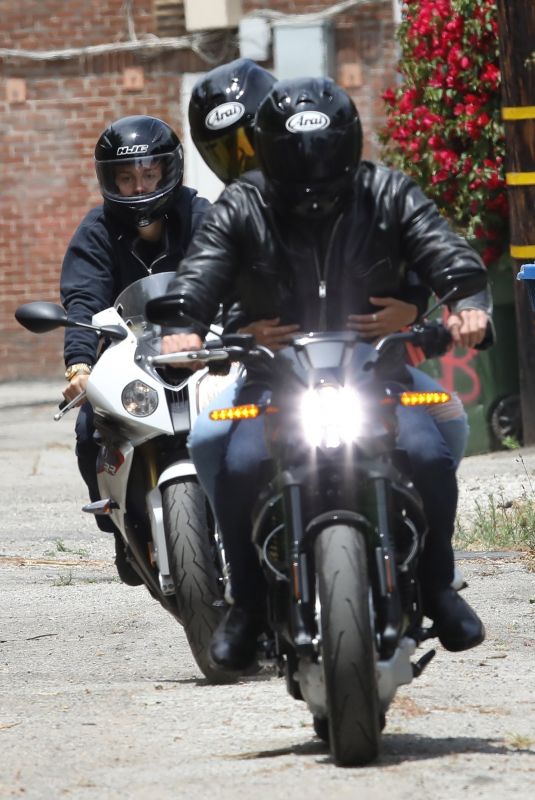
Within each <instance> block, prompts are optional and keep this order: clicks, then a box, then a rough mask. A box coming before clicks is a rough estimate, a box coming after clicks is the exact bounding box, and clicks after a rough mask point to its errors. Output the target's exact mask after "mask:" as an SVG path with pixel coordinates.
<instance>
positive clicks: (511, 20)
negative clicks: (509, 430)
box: [497, 0, 535, 445]
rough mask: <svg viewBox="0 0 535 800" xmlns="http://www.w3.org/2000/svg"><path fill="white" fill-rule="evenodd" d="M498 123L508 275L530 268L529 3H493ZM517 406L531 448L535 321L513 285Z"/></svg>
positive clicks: (533, 131)
mask: <svg viewBox="0 0 535 800" xmlns="http://www.w3.org/2000/svg"><path fill="white" fill-rule="evenodd" d="M497 6H498V26H499V32H498V36H499V46H500V67H501V76H502V118H503V120H504V126H505V147H506V182H507V194H508V199H509V222H510V253H511V256H512V258H513V275H514V277H515V278H516V275H517V273H518V271H519V269H520V267H521V266H522V264H528V263H535V63H533V62H529V61H528V59H530V58H531V57H532V55H533V53H534V51H535V2H534V0H497ZM514 283H515V308H516V326H517V333H518V362H519V372H520V375H519V377H520V403H521V409H522V426H523V433H524V444H525V445H533V444H535V315H534V312H533V311H532V309H531V305H530V302H529V298H528V293H527V289H526V286H525V285H524V284H523V283H522V282H521V281H516V280H515V282H514Z"/></svg>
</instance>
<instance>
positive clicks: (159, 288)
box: [113, 272, 176, 337]
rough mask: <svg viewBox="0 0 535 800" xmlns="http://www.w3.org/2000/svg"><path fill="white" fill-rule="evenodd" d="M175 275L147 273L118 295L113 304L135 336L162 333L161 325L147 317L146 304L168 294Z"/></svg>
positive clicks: (172, 273)
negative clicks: (168, 288)
mask: <svg viewBox="0 0 535 800" xmlns="http://www.w3.org/2000/svg"><path fill="white" fill-rule="evenodd" d="M175 276H176V273H175V272H160V273H158V274H155V275H147V276H146V277H145V278H140V279H139V280H138V281H134V283H131V284H130V286H127V287H126V289H123V291H122V292H121V294H120V295H119V296H118V297H117V299H116V301H115V303H114V304H113V305H114V308H116V309H117V311H118V312H119V314H120V315H121V317H122V318H123V319H124V321H125V322H126V324H127V325H128V327H129V328H130V330H132V332H133V333H134V335H135V336H137V337H140V336H146V335H148V334H150V335H152V336H159V335H160V333H161V328H160V326H159V325H156V324H153V323H152V322H149V321H148V319H147V318H146V317H145V306H146V304H147V302H148V301H149V300H153V299H154V298H155V297H162V295H164V294H166V292H167V287H168V286H169V284H170V282H171V280H172V279H173V278H174V277H175Z"/></svg>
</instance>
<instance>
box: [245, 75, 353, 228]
mask: <svg viewBox="0 0 535 800" xmlns="http://www.w3.org/2000/svg"><path fill="white" fill-rule="evenodd" d="M255 145H256V152H257V156H258V161H259V163H260V167H261V169H262V171H263V173H264V174H265V176H266V178H267V184H268V192H269V196H270V198H271V202H272V203H273V204H274V205H275V206H276V207H279V209H280V210H283V211H286V212H289V211H290V212H294V213H297V214H299V215H301V216H307V217H308V216H312V217H321V216H325V215H327V214H329V213H330V212H332V211H333V210H335V208H337V206H338V204H339V203H340V201H342V200H343V198H344V197H346V196H347V195H348V193H349V192H350V190H351V185H352V181H353V177H354V174H355V172H356V170H357V168H358V165H359V162H360V156H361V152H362V129H361V125H360V119H359V115H358V112H357V109H356V108H355V105H354V104H353V101H352V100H351V98H350V97H349V95H348V94H347V93H346V92H345V91H344V90H343V89H341V88H340V87H339V86H337V85H336V84H335V83H334V81H332V80H330V79H329V78H297V79H294V80H286V81H279V82H277V83H276V84H275V85H274V86H273V88H272V89H271V91H270V92H269V94H268V95H267V96H266V97H265V98H264V100H263V101H262V102H261V103H260V106H259V108H258V113H257V115H256V123H255Z"/></svg>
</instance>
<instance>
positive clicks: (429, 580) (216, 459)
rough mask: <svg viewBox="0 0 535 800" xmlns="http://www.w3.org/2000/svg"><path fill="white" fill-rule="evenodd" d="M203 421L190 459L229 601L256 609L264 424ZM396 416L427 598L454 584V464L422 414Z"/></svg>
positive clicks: (250, 397) (229, 394)
mask: <svg viewBox="0 0 535 800" xmlns="http://www.w3.org/2000/svg"><path fill="white" fill-rule="evenodd" d="M422 374H423V373H422ZM426 377H427V376H426ZM268 396H269V391H268V390H267V389H266V388H265V387H263V386H259V385H254V384H250V385H243V382H240V381H238V382H237V383H236V384H234V385H233V386H230V387H228V388H227V389H226V390H225V391H224V392H223V393H222V394H221V395H219V396H218V397H217V398H215V400H214V401H213V402H212V403H211V406H213V407H215V408H218V407H219V408H220V407H224V406H228V405H232V404H235V405H239V404H242V403H258V402H262V401H265V400H266V399H267V398H268ZM207 413H208V410H206V411H205V412H204V414H203V415H202V416H201V417H199V418H198V420H197V422H196V424H195V426H194V429H193V431H192V435H191V437H190V451H191V455H192V458H193V461H194V463H195V466H196V468H197V472H198V475H199V480H200V482H201V484H202V485H203V488H204V490H205V491H206V493H207V495H208V497H209V499H210V502H211V504H212V507H213V509H214V513H215V515H216V517H217V520H218V522H219V525H220V528H221V533H222V537H223V543H224V546H225V551H226V555H227V558H228V561H229V564H230V569H231V574H232V594H233V597H234V600H235V602H236V603H237V604H238V605H242V606H245V607H248V608H258V607H260V606H261V605H262V604H263V602H264V595H265V583H264V577H263V574H262V571H261V568H260V565H259V562H258V558H257V556H256V553H255V550H254V546H253V544H252V542H251V515H252V510H253V507H254V504H255V502H256V498H257V496H258V491H259V488H260V486H261V482H262V478H263V475H264V474H265V473H264V464H265V462H266V461H267V459H268V453H267V449H266V445H265V441H264V418H263V417H262V416H260V417H258V418H257V419H255V420H244V421H241V422H233V423H218V422H212V423H210V422H207V421H206V417H207ZM397 413H398V418H399V438H398V443H399V446H400V447H401V448H403V449H404V450H406V451H407V453H408V456H409V459H410V462H411V466H412V472H413V480H414V483H415V485H416V487H417V489H418V491H419V492H420V494H421V497H422V501H423V504H424V509H425V512H426V516H427V520H428V523H429V533H428V536H427V540H426V546H425V548H424V552H423V554H422V557H421V561H420V574H421V580H422V586H423V589H424V592H425V591H427V592H430V591H432V590H433V589H441V588H446V587H447V586H449V585H450V583H451V581H452V579H453V566H454V565H453V549H452V545H451V539H452V536H453V529H454V523H455V512H456V508H457V480H456V476H455V470H456V463H455V461H454V459H453V457H452V453H451V450H450V448H449V447H448V445H447V444H446V441H445V439H444V436H443V435H442V434H441V432H440V430H439V429H438V426H437V425H436V423H435V421H434V419H433V417H432V416H431V415H430V414H429V413H428V411H427V410H426V409H422V408H402V407H399V408H398V409H397ZM207 426H211V430H212V431H213V432H214V436H213V438H208V437H207V435H206V431H207V430H208V427H207ZM218 426H221V428H220V429H219V430H218ZM211 458H213V461H212V460H211Z"/></svg>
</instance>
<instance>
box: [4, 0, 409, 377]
mask: <svg viewBox="0 0 535 800" xmlns="http://www.w3.org/2000/svg"><path fill="white" fill-rule="evenodd" d="M331 5H332V3H330V2H317V3H310V2H306V1H305V0H304V1H303V2H300V0H295V1H294V2H283V1H282V0H270V1H269V2H264V3H262V2H249V1H248V0H244V13H247V12H248V11H250V10H252V9H258V8H262V7H264V8H270V9H274V10H279V11H285V12H287V13H288V12H289V13H301V12H304V11H317V10H322V9H324V8H327V7H329V6H331ZM131 7H132V9H133V18H132V22H133V24H134V26H135V32H136V34H137V36H138V37H140V36H142V35H144V34H155V33H157V27H156V15H155V0H134V2H133V3H132V4H131ZM0 18H1V19H2V26H1V29H0V48H12V49H18V50H21V49H24V50H35V51H40V52H42V51H53V50H63V49H65V48H73V47H87V46H88V45H99V44H102V43H111V42H117V41H128V38H129V37H128V24H127V20H126V17H125V13H124V3H123V0H100V1H99V0H91V2H87V0H85V1H84V0H70V2H69V3H65V2H64V1H63V0H25V2H24V3H21V2H20V0H0ZM217 36H218V35H217V34H216V35H215V36H214V39H213V42H211V43H209V46H210V47H211V48H212V49H213V52H217V51H218V46H219V45H220V42H219V41H218V38H217ZM336 50H337V75H336V78H337V79H338V80H339V81H340V82H341V83H342V84H343V85H345V87H346V88H347V90H348V91H349V93H350V94H351V95H352V96H353V98H354V99H355V101H356V103H357V106H358V107H359V110H360V111H361V115H362V119H363V125H364V129H365V132H366V136H367V139H366V150H365V152H366V154H367V155H368V156H376V155H377V147H376V142H375V140H374V131H375V130H376V129H377V127H378V126H379V125H380V124H381V122H382V118H383V112H382V103H381V101H380V96H381V92H382V91H383V89H384V88H385V86H386V85H388V84H389V83H391V82H392V80H393V76H394V73H393V67H392V65H393V62H394V58H395V51H394V44H393V25H392V11H391V0H383V2H377V3H374V4H371V5H366V6H364V7H362V8H359V9H355V10H353V11H351V12H348V13H346V14H344V15H342V16H339V17H337V19H336ZM236 56H237V52H236V50H235V39H230V40H229V47H228V49H227V53H226V55H225V60H227V59H230V58H234V57H236ZM266 66H267V67H269V66H270V64H269V63H268V64H266ZM132 67H135V68H142V70H143V78H144V86H143V88H142V89H141V90H136V91H130V90H128V89H126V88H125V87H124V85H123V78H124V72H125V70H127V69H129V68H132ZM207 68H209V67H208V65H207V64H206V62H205V61H203V60H202V59H201V58H200V57H198V56H196V55H195V54H194V53H192V52H191V51H189V50H181V51H178V52H174V53H171V52H167V53H164V54H160V55H152V54H151V55H150V56H149V57H147V56H142V55H140V54H132V53H114V54H107V55H101V56H91V57H87V56H84V57H81V58H74V59H64V60H53V61H46V62H44V61H29V60H20V59H18V58H11V59H10V58H7V57H4V58H0V165H1V166H0V169H1V184H0V380H11V379H18V378H23V377H28V376H35V377H45V376H48V377H50V376H54V377H56V376H58V377H59V376H60V375H61V373H62V371H63V367H62V364H63V360H62V342H63V334H62V332H61V331H58V332H54V333H51V334H47V335H41V336H36V335H34V334H30V333H28V332H26V331H25V330H23V329H22V328H21V327H20V325H18V323H17V322H16V321H15V319H14V317H13V313H14V311H15V309H16V307H17V306H18V305H20V304H21V303H24V302H28V301H30V300H35V299H44V300H52V301H55V302H58V300H59V298H58V282H59V272H60V267H61V261H62V257H63V253H64V251H65V248H66V246H67V244H68V241H69V239H70V237H71V235H72V233H73V231H74V229H75V228H76V226H77V224H78V222H79V221H80V220H81V218H82V217H83V216H84V214H85V213H86V212H87V210H88V209H89V208H90V207H91V206H93V205H95V204H96V203H98V202H100V195H99V193H98V187H97V183H96V179H95V175H94V168H93V162H92V153H93V148H94V145H95V142H96V139H97V138H98V136H99V134H100V133H101V131H102V130H103V128H104V127H105V126H106V125H107V124H108V123H109V122H110V121H112V120H113V119H116V118H118V117H121V116H124V115H126V114H131V113H143V112H146V113H149V114H152V115H154V116H158V117H161V118H162V119H165V120H166V121H168V122H169V123H170V124H171V125H173V126H174V127H175V128H176V129H177V131H178V132H179V133H180V132H181V122H180V102H179V98H180V75H181V73H182V72H185V71H188V72H196V71H202V70H206V69H207Z"/></svg>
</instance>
